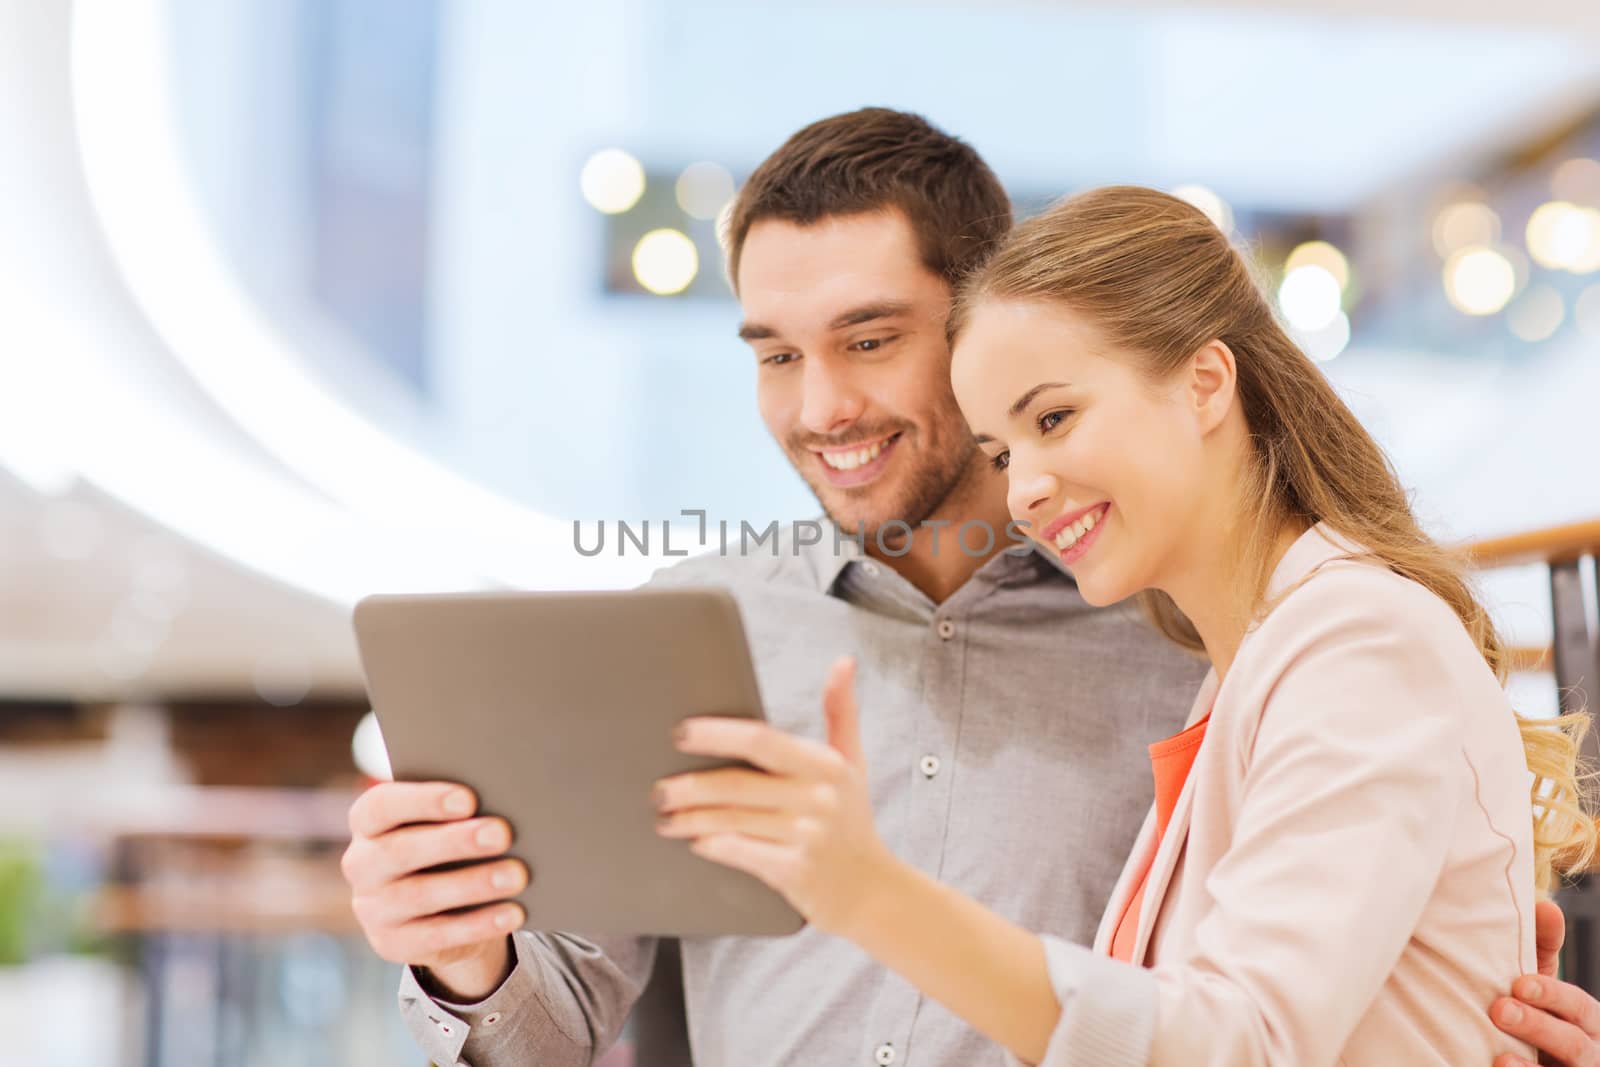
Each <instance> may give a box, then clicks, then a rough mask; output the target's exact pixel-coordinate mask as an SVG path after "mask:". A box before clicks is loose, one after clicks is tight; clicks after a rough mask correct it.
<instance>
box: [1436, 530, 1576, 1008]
mask: <svg viewBox="0 0 1600 1067" xmlns="http://www.w3.org/2000/svg"><path fill="white" fill-rule="evenodd" d="M1461 548H1462V551H1463V552H1464V553H1465V555H1466V556H1467V558H1468V559H1470V560H1471V561H1472V563H1473V565H1474V566H1476V567H1478V568H1479V569H1481V570H1492V569H1495V568H1498V567H1516V566H1523V565H1526V564H1534V563H1542V564H1544V565H1545V566H1547V567H1548V568H1549V570H1550V611H1551V624H1552V626H1551V633H1552V635H1553V637H1552V639H1551V643H1550V646H1549V647H1548V648H1517V649H1513V650H1512V661H1513V666H1514V669H1516V668H1520V669H1524V670H1547V671H1550V672H1552V673H1553V674H1554V675H1555V680H1556V692H1557V693H1558V694H1559V699H1560V706H1561V710H1562V711H1563V712H1574V711H1582V710H1585V709H1586V708H1589V709H1592V708H1595V707H1596V706H1600V633H1596V632H1595V630H1596V628H1595V627H1592V626H1591V625H1590V624H1589V617H1590V614H1591V613H1592V612H1594V611H1595V610H1596V608H1597V607H1600V569H1597V570H1596V571H1591V572H1590V575H1589V578H1588V581H1587V582H1586V581H1585V579H1584V572H1583V568H1582V561H1583V560H1584V558H1585V557H1588V558H1590V559H1600V519H1596V520H1592V521H1589V522H1575V523H1569V524H1567V525H1565V526H1555V527H1551V528H1549V529H1544V530H1530V531H1528V532H1526V533H1519V534H1512V535H1510V536H1508V537H1494V538H1488V539H1485V540H1482V541H1475V542H1472V543H1470V544H1466V545H1463V546H1461ZM1583 754H1584V757H1585V759H1586V760H1588V761H1589V763H1590V765H1591V766H1600V730H1596V729H1591V730H1590V731H1589V733H1588V736H1587V738H1586V739H1585V740H1584V753H1583ZM1556 899H1557V901H1558V902H1559V903H1560V904H1561V909H1562V911H1564V912H1566V915H1567V939H1566V944H1565V946H1564V947H1563V948H1562V952H1561V970H1562V975H1563V976H1564V977H1565V978H1566V979H1567V980H1568V981H1571V982H1575V983H1576V984H1577V985H1579V986H1582V987H1583V988H1584V989H1587V990H1588V991H1589V992H1590V993H1600V873H1590V874H1588V875H1585V876H1582V877H1580V878H1579V879H1578V881H1577V882H1575V883H1574V884H1573V885H1572V886H1570V887H1568V888H1566V889H1564V890H1562V891H1561V892H1560V893H1559V894H1557V897H1556Z"/></svg>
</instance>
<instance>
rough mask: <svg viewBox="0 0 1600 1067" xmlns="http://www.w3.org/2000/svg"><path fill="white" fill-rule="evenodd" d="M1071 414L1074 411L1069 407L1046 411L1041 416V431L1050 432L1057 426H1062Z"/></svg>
mask: <svg viewBox="0 0 1600 1067" xmlns="http://www.w3.org/2000/svg"><path fill="white" fill-rule="evenodd" d="M1070 414H1072V412H1071V411H1070V410H1068V409H1062V410H1060V411H1047V412H1045V413H1044V414H1043V415H1040V416H1039V432H1040V433H1048V432H1049V431H1051V430H1053V429H1055V428H1056V427H1057V426H1060V425H1061V423H1062V422H1063V421H1064V420H1065V419H1066V417H1067V416H1068V415H1070Z"/></svg>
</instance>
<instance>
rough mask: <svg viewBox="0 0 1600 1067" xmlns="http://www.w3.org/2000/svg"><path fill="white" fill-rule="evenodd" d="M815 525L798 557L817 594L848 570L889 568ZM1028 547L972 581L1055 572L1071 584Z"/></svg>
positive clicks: (1058, 567) (1059, 568)
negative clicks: (873, 565)
mask: <svg viewBox="0 0 1600 1067" xmlns="http://www.w3.org/2000/svg"><path fill="white" fill-rule="evenodd" d="M815 521H816V522H817V523H819V524H820V525H821V526H822V539H821V540H820V541H818V542H817V543H816V544H814V545H806V546H804V547H803V548H802V549H801V553H802V556H803V558H805V560H806V563H807V566H808V567H809V568H810V571H811V575H812V578H813V580H814V581H815V582H816V587H817V591H818V592H821V593H824V594H830V595H831V594H832V593H833V591H834V588H835V585H836V583H837V582H838V581H839V577H840V575H842V574H844V572H845V570H846V569H848V568H850V567H852V566H859V565H860V564H862V563H867V562H877V564H878V566H880V567H891V564H890V563H888V562H887V561H873V560H872V559H871V557H870V556H869V555H868V554H867V553H866V552H865V551H863V550H862V548H861V539H859V538H858V537H856V536H853V535H851V534H847V533H845V532H844V531H843V530H841V529H839V527H838V526H837V525H836V524H835V523H834V522H833V521H832V520H831V519H828V518H826V517H822V518H818V519H817V520H815ZM1028 547H1029V549H1030V551H1029V552H1027V553H1021V552H1017V553H1013V552H1011V551H1009V550H1008V551H1004V552H1000V553H999V554H997V555H996V556H994V557H993V558H992V559H989V560H988V561H986V562H985V563H984V565H983V566H982V567H980V568H979V569H978V572H977V574H975V575H973V577H974V578H975V579H976V578H979V577H982V578H984V579H987V580H990V581H993V582H995V583H996V584H1012V583H1014V582H1015V581H1017V580H1018V578H1019V577H1021V578H1022V579H1031V578H1034V577H1037V576H1039V575H1041V574H1048V573H1050V572H1051V571H1056V572H1059V573H1060V574H1061V575H1063V576H1065V577H1066V579H1067V581H1068V582H1072V574H1071V572H1070V571H1068V570H1067V568H1066V567H1065V566H1063V565H1062V563H1061V560H1060V558H1059V557H1058V556H1057V554H1056V553H1054V552H1047V551H1046V550H1045V548H1044V546H1043V545H1041V544H1039V543H1038V542H1037V541H1031V540H1030V541H1029V542H1028ZM1074 584H1075V583H1074Z"/></svg>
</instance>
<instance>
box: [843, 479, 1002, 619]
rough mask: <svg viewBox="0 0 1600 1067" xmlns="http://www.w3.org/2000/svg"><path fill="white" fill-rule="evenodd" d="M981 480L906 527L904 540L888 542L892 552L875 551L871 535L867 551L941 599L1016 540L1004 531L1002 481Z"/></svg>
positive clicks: (874, 540)
mask: <svg viewBox="0 0 1600 1067" xmlns="http://www.w3.org/2000/svg"><path fill="white" fill-rule="evenodd" d="M985 482H986V483H987V484H985V485H984V486H982V487H981V488H979V489H976V490H974V491H972V492H967V493H952V494H951V499H949V500H947V501H946V503H945V504H944V505H943V506H941V507H940V508H939V510H938V511H936V512H935V513H934V514H932V515H930V516H928V517H927V518H926V519H924V520H923V521H922V523H921V524H920V525H919V526H917V527H916V528H915V529H914V530H912V531H911V537H910V539H909V541H905V542H900V543H896V544H893V545H890V546H889V547H890V549H891V550H892V551H893V552H895V553H898V554H896V555H891V554H890V553H888V552H883V551H880V550H879V547H878V545H877V544H876V540H877V539H876V538H870V537H869V538H868V539H867V553H868V554H869V555H871V556H872V557H873V558H875V559H877V560H878V561H880V562H881V563H883V564H884V565H885V566H888V567H892V568H894V570H895V571H896V572H898V573H899V575H900V576H901V577H902V578H904V579H905V580H906V581H908V582H910V583H911V584H912V585H914V586H916V587H917V589H919V590H921V591H922V593H923V594H924V595H925V596H927V597H928V599H929V600H932V601H933V602H934V603H935V604H942V603H944V601H945V600H947V599H948V598H949V597H950V595H951V594H952V593H954V592H955V591H956V590H957V589H960V588H961V587H962V586H963V585H965V584H966V582H967V579H968V578H971V577H972V576H973V574H975V573H976V572H977V570H978V568H979V567H982V566H983V565H984V564H985V563H987V562H989V560H991V559H993V558H994V557H995V556H997V555H999V554H1000V553H1001V552H1004V551H1005V550H1006V549H1008V548H1015V547H1016V545H1017V543H1018V542H1017V541H1016V540H1015V539H1013V538H1012V537H1011V536H1009V535H1008V534H1007V532H1006V525H1007V523H1009V522H1010V521H1011V515H1010V513H1009V512H1008V511H1007V509H1006V485H1005V479H1003V478H995V479H985ZM969 523H970V524H972V525H970V526H967V524H969ZM963 526H966V530H965V536H963ZM991 534H992V535H993V536H992V537H991V536H990V535H991Z"/></svg>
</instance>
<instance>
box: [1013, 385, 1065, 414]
mask: <svg viewBox="0 0 1600 1067" xmlns="http://www.w3.org/2000/svg"><path fill="white" fill-rule="evenodd" d="M1071 384H1072V383H1071V382H1040V383H1039V384H1038V385H1036V386H1034V387H1033V388H1032V389H1029V390H1028V391H1027V392H1026V393H1023V394H1022V395H1021V396H1019V397H1017V400H1016V403H1014V404H1012V405H1011V407H1010V408H1009V409H1008V410H1007V411H1006V414H1007V415H1009V416H1010V417H1011V418H1013V419H1014V418H1016V417H1017V416H1018V415H1021V414H1022V413H1023V412H1024V411H1026V410H1027V408H1028V405H1029V404H1031V403H1033V398H1034V397H1036V396H1038V395H1039V394H1040V393H1042V392H1044V391H1045V390H1046V389H1065V388H1068V387H1069V386H1070V385H1071Z"/></svg>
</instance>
